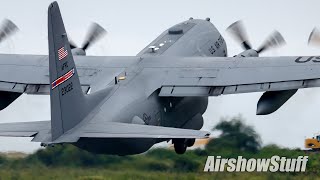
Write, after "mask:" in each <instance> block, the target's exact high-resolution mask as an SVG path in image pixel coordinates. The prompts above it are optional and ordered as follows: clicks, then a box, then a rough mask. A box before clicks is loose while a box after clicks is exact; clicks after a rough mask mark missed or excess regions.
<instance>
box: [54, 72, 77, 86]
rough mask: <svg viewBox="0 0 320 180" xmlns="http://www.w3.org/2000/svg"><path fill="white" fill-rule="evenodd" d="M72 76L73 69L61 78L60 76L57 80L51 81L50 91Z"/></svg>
mask: <svg viewBox="0 0 320 180" xmlns="http://www.w3.org/2000/svg"><path fill="white" fill-rule="evenodd" d="M73 75H74V68H73V69H71V70H70V71H68V72H67V73H65V74H64V75H63V76H61V77H59V78H58V79H56V80H55V81H53V82H52V84H51V85H52V89H54V88H56V87H57V86H59V85H60V84H62V83H64V82H65V81H67V80H68V79H70V78H71V77H72V76H73Z"/></svg>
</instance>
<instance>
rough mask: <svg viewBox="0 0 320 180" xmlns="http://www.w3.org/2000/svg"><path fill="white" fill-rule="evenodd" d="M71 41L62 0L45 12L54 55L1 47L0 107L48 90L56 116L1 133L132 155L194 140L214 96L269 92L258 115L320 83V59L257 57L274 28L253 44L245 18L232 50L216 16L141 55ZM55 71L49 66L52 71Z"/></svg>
mask: <svg viewBox="0 0 320 180" xmlns="http://www.w3.org/2000/svg"><path fill="white" fill-rule="evenodd" d="M93 31H94V33H92V34H91V36H90V37H89V38H88V39H87V41H86V43H85V45H84V46H83V47H82V48H77V47H76V46H75V45H74V44H73V43H70V41H69V40H68V37H67V34H66V31H65V28H64V24H63V21H62V17H61V14H60V10H59V7H58V4H57V2H53V3H52V4H51V5H50V6H49V10H48V42H49V56H45V55H15V54H1V55H0V99H1V101H0V109H1V110H2V109H4V108H6V107H7V106H8V105H10V104H11V103H12V102H13V101H14V100H15V99H17V98H18V97H19V96H20V95H21V94H23V93H26V94H50V103H51V121H50V120H48V121H38V122H15V123H2V124H0V136H12V137H33V139H32V141H34V142H41V145H43V146H51V145H54V144H64V143H70V144H73V145H75V146H77V147H79V148H82V149H85V150H87V151H90V152H94V153H105V154H117V155H129V154H137V153H142V152H145V151H147V150H148V149H149V148H150V147H152V146H153V145H154V144H156V143H159V142H162V141H169V140H172V142H173V144H174V147H175V151H176V152H177V153H179V154H182V153H184V152H185V151H186V148H187V147H190V146H192V145H193V144H194V142H195V139H197V138H208V137H209V135H210V133H209V132H206V131H200V129H201V128H202V126H203V117H202V115H203V113H204V112H205V111H206V109H207V105H208V97H209V96H219V95H224V94H238V93H249V92H264V93H263V95H262V96H261V98H260V100H259V101H258V104H257V114H259V115H264V114H270V113H272V112H274V111H276V110H277V109H279V108H280V107H281V106H282V105H283V104H284V103H285V102H286V101H287V100H288V99H289V98H290V97H291V96H293V95H294V94H295V93H296V91H297V89H299V88H310V87H319V86H320V57H314V56H310V57H303V56H299V57H258V55H259V53H261V52H262V51H265V50H266V49H269V48H271V47H275V46H278V45H281V44H282V43H283V38H282V37H281V35H280V34H279V33H278V32H274V33H273V34H272V35H271V36H270V37H269V38H268V39H267V41H266V42H265V43H264V44H263V45H262V46H261V48H259V49H258V50H254V49H252V48H251V45H250V44H249V42H248V40H247V39H246V36H245V33H244V31H243V29H242V25H241V23H240V22H236V23H234V24H233V25H231V26H230V28H229V31H230V32H232V33H233V35H235V37H236V38H237V39H238V40H239V41H240V42H241V43H242V46H243V47H244V48H245V51H244V52H242V53H240V54H239V55H236V56H234V57H227V47H226V43H225V41H224V39H223V37H222V36H221V34H220V33H219V31H218V30H217V29H216V28H215V26H214V25H213V24H212V23H211V22H210V19H206V20H199V19H192V18H190V19H189V20H187V21H185V22H182V23H179V24H177V25H174V26H173V27H171V28H169V29H168V30H166V31H164V32H163V33H162V34H161V35H160V36H159V37H158V38H156V39H155V40H154V41H152V42H151V43H150V44H149V45H148V46H147V47H146V48H144V49H143V50H142V51H141V52H140V53H139V54H138V55H137V56H133V57H103V56H85V50H86V48H87V47H88V46H89V45H90V44H92V42H93V41H95V40H96V39H97V37H98V36H100V34H101V32H103V30H102V28H101V27H99V26H98V25H97V26H95V28H94V30H93ZM48 69H49V71H48Z"/></svg>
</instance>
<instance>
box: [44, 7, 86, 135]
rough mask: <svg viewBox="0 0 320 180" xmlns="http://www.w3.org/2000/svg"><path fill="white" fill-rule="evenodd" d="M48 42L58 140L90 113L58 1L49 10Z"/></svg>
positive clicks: (51, 100)
mask: <svg viewBox="0 0 320 180" xmlns="http://www.w3.org/2000/svg"><path fill="white" fill-rule="evenodd" d="M48 42H49V74H50V82H51V88H50V102H51V128H52V129H51V133H52V140H55V139H57V138H58V137H59V136H61V135H62V134H63V133H64V132H66V131H68V130H69V129H71V128H72V127H74V126H75V125H77V124H78V123H79V122H80V121H81V120H82V119H83V118H84V117H85V116H86V114H85V113H86V110H85V108H86V107H85V104H86V102H85V95H84V94H83V92H82V89H81V84H80V80H79V77H78V73H77V68H76V66H75V63H74V60H73V56H72V54H71V48H70V44H69V41H68V37H67V34H66V30H65V28H64V24H63V20H62V17H61V13H60V10H59V6H58V3H57V2H53V3H52V4H51V5H50V6H49V10H48Z"/></svg>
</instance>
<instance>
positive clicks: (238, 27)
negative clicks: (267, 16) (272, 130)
mask: <svg viewBox="0 0 320 180" xmlns="http://www.w3.org/2000/svg"><path fill="white" fill-rule="evenodd" d="M227 32H229V33H230V34H231V35H232V36H233V38H234V39H235V40H236V41H237V42H239V43H241V46H242V48H243V49H244V50H249V49H252V46H251V44H250V42H249V40H248V36H247V33H246V30H245V28H244V25H243V23H242V21H236V22H234V23H233V24H231V25H230V26H229V27H228V28H227ZM285 43H286V42H285V40H284V38H283V37H282V35H281V34H280V33H279V32H278V31H273V32H272V33H271V34H270V35H269V36H268V37H267V39H266V40H265V41H264V42H263V43H262V45H261V46H260V47H259V48H258V49H257V50H256V51H257V53H261V52H264V51H266V50H268V49H271V48H277V47H280V46H282V45H284V44H285Z"/></svg>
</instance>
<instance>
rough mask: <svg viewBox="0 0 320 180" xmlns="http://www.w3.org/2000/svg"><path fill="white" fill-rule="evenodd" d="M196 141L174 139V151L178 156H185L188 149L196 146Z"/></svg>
mask: <svg viewBox="0 0 320 180" xmlns="http://www.w3.org/2000/svg"><path fill="white" fill-rule="evenodd" d="M194 142H195V139H172V143H173V145H174V150H175V151H176V153H177V154H183V153H185V152H186V150H187V147H191V146H193V145H194Z"/></svg>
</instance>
